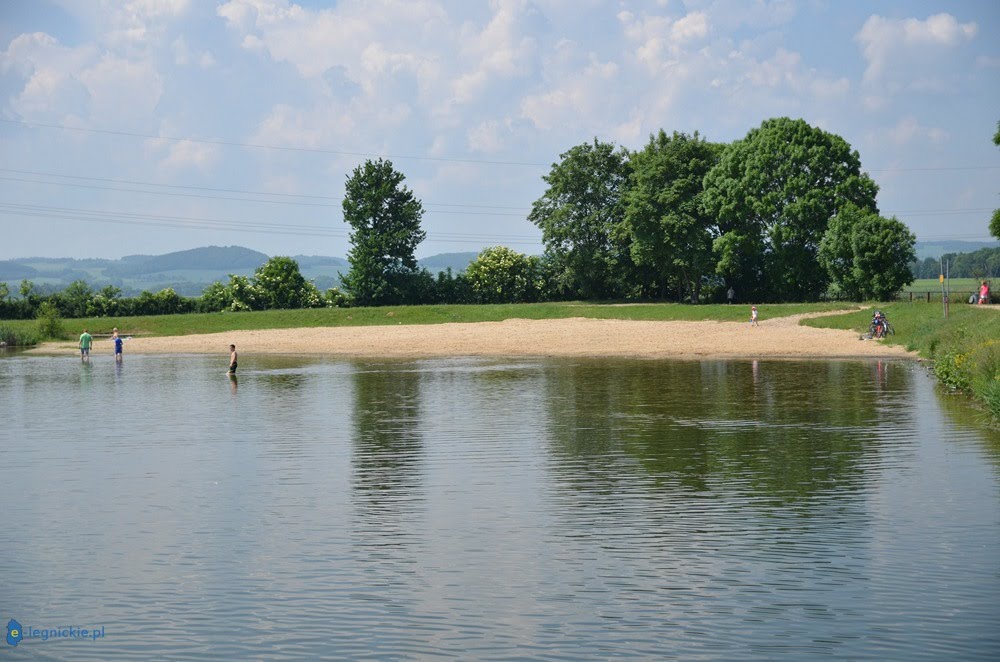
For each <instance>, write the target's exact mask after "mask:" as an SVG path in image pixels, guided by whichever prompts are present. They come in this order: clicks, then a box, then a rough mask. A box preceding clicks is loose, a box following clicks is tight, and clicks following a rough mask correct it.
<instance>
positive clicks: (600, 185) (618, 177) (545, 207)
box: [528, 138, 633, 299]
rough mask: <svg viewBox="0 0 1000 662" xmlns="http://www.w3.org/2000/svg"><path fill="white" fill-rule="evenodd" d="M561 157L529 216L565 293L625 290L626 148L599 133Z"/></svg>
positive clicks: (628, 265) (593, 295) (588, 295)
mask: <svg viewBox="0 0 1000 662" xmlns="http://www.w3.org/2000/svg"><path fill="white" fill-rule="evenodd" d="M560 158H561V159H562V160H561V161H560V162H559V163H555V164H553V165H552V169H551V170H550V171H549V174H548V175H545V176H544V177H543V178H542V179H544V180H545V182H546V183H547V184H548V189H547V190H546V191H545V193H544V194H543V195H542V197H541V198H539V199H538V200H536V201H535V202H534V204H532V206H531V213H530V214H529V215H528V220H529V221H531V222H532V223H534V224H535V225H537V226H538V227H539V228H541V230H542V241H543V242H544V243H545V249H546V254H547V257H548V258H549V260H551V263H552V265H553V266H554V268H555V269H556V270H557V271H558V275H557V278H558V279H559V281H561V285H562V288H563V290H564V293H566V294H569V295H571V296H580V297H583V298H585V299H598V298H607V297H618V296H622V295H624V294H625V293H626V292H627V289H628V280H629V276H630V271H631V269H632V265H633V263H632V260H631V257H630V256H629V251H628V240H627V238H623V235H622V234H621V233H620V226H621V223H622V219H623V215H624V203H623V200H622V196H623V195H624V192H625V186H626V182H627V179H628V161H627V159H626V154H625V152H624V151H623V150H617V149H615V146H614V145H613V144H611V143H603V142H599V141H598V140H597V139H596V138H595V139H594V142H593V143H584V144H582V145H577V146H576V147H573V148H571V149H570V150H569V151H567V152H565V153H563V154H561V155H560Z"/></svg>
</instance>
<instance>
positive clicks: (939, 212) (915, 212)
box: [0, 168, 993, 218]
mask: <svg viewBox="0 0 1000 662" xmlns="http://www.w3.org/2000/svg"><path fill="white" fill-rule="evenodd" d="M0 172H14V173H25V174H31V175H36V176H41V177H63V178H68V179H79V180H85V181H98V182H109V183H121V184H130V185H137V186H160V187H167V188H171V189H190V190H195V191H218V192H232V193H243V194H247V195H262V196H283V197H289V198H294V197H302V198H311V199H327V200H343V198H335V197H333V196H323V195H317V194H295V193H270V192H267V191H252V190H246V189H225V188H212V187H207V186H186V185H181V184H158V183H156V182H143V181H136V180H127V179H110V178H102V177H84V176H81V175H63V174H57V173H45V172H39V171H32V170H17V169H14V168H0ZM0 181H12V182H21V183H25V184H39V185H50V186H65V187H73V188H84V189H93V190H99V191H120V192H123V193H147V194H152V195H163V196H171V197H183V198H203V199H209V200H227V201H231V202H256V203H263V204H270V205H296V206H305V207H324V208H332V209H340V207H341V206H340V205H339V204H333V203H324V202H303V201H298V200H266V199H258V198H241V197H232V196H220V195H208V194H206V193H181V192H176V191H147V190H144V189H135V188H123V187H119V186H99V185H96V184H78V183H74V182H58V181H56V182H52V181H44V180H37V179H24V178H21V177H6V176H3V175H0ZM423 204H424V205H426V206H435V207H437V206H440V207H469V208H472V209H509V210H515V209H519V208H518V207H502V206H496V205H465V204H460V203H443V202H442V203H435V202H427V203H423ZM425 211H427V212H429V213H432V214H457V215H464V216H510V217H515V218H525V217H526V215H527V214H526V213H524V212H523V211H522V213H508V212H505V211H495V212H494V211H465V210H460V211H450V210H444V209H426V210H425ZM992 211H993V210H992V208H989V207H971V208H964V209H906V210H885V211H883V212H882V213H883V214H906V215H909V216H947V215H950V214H981V213H989V212H992Z"/></svg>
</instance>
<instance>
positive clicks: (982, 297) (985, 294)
mask: <svg viewBox="0 0 1000 662" xmlns="http://www.w3.org/2000/svg"><path fill="white" fill-rule="evenodd" d="M989 302H990V286H989V285H987V284H986V281H985V280H984V281H983V284H982V285H981V286H980V287H979V303H981V304H987V303H989Z"/></svg>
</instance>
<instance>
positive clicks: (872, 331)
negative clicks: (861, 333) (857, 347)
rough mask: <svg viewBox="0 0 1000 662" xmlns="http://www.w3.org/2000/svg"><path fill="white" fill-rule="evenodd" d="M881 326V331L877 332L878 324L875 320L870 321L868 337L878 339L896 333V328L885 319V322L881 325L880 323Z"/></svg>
mask: <svg viewBox="0 0 1000 662" xmlns="http://www.w3.org/2000/svg"><path fill="white" fill-rule="evenodd" d="M881 327H882V329H881V331H882V332H881V333H879V325H878V324H876V323H875V322H872V323H871V324H869V325H868V338H869V339H872V338H875V339H879V338H885V337H886V336H894V335H896V329H895V328H893V326H892V324H891V323H890V322H889V321H888V320H886V321H885V322H883V323H882V325H881Z"/></svg>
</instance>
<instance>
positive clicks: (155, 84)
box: [80, 54, 163, 123]
mask: <svg viewBox="0 0 1000 662" xmlns="http://www.w3.org/2000/svg"><path fill="white" fill-rule="evenodd" d="M80 81H81V82H82V83H83V84H84V85H85V86H86V88H87V91H88V92H89V93H90V107H91V111H92V114H93V115H94V116H99V117H101V118H103V120H104V123H109V122H110V121H113V120H123V119H126V118H147V117H150V116H152V115H153V111H154V109H155V108H156V105H157V104H158V103H159V101H160V96H161V95H162V94H163V79H162V78H161V77H160V74H159V73H158V72H157V71H156V68H155V67H154V66H153V65H152V63H150V62H148V61H141V60H138V61H137V60H128V59H124V58H120V57H115V56H113V55H109V54H106V55H105V56H104V57H102V58H101V59H100V61H99V62H97V64H95V65H94V66H92V67H89V68H87V69H85V70H84V71H82V72H81V73H80Z"/></svg>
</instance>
